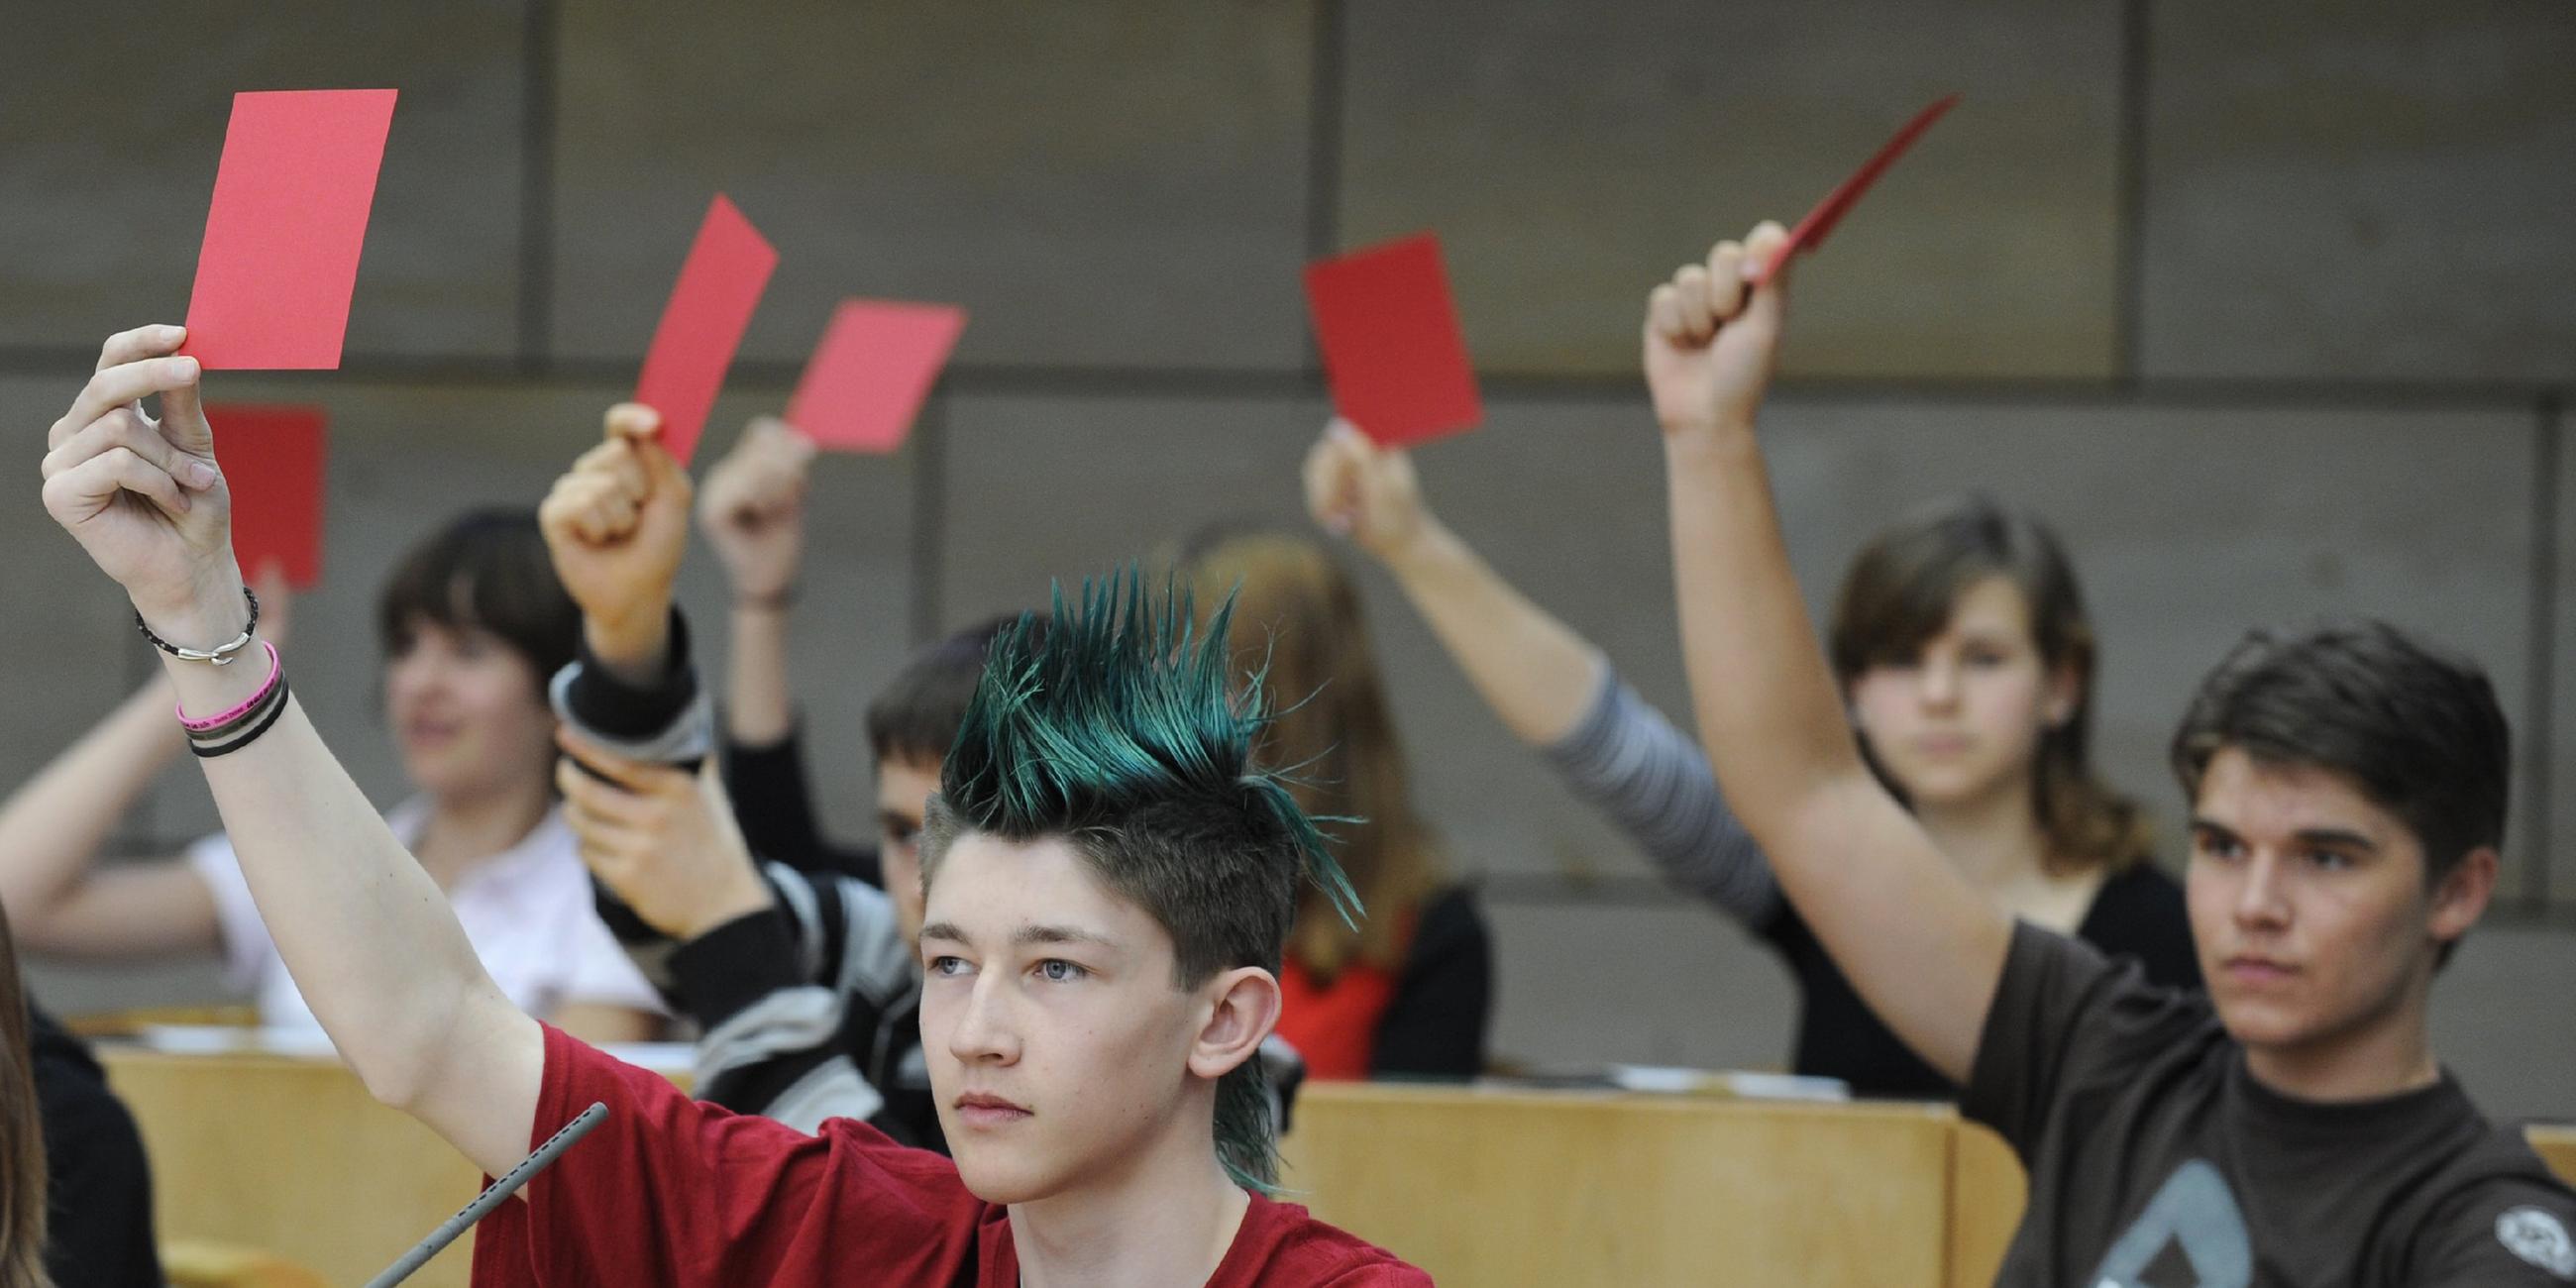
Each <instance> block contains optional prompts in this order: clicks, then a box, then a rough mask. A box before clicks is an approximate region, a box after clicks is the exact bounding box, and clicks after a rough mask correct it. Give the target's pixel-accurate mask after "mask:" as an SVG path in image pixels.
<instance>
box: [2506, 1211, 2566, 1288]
mask: <svg viewBox="0 0 2576 1288" xmlns="http://www.w3.org/2000/svg"><path fill="white" fill-rule="evenodd" d="M2496 1241H2497V1242H2499V1243H2502V1244H2503V1245H2504V1247H2505V1251H2507V1252H2510V1253H2512V1254H2513V1255H2515V1256H2517V1257H2520V1258H2522V1259H2523V1260H2525V1261H2528V1262H2530V1263H2531V1264H2533V1265H2535V1266H2538V1267H2540V1268H2541V1269H2543V1270H2546V1271H2548V1272H2549V1273H2551V1274H2553V1275H2556V1276H2558V1277H2559V1278H2561V1279H2567V1280H2576V1239H2570V1238H2569V1237H2568V1236H2567V1227H2566V1226H2565V1225H2563V1224H2561V1223H2560V1222H2559V1220H2558V1218H2557V1217H2556V1216H2553V1215H2551V1214H2550V1213H2548V1212H2545V1211H2543V1210H2541V1209H2539V1208H2536V1207H2518V1208H2511V1209H2508V1210H2507V1211H2505V1212H2504V1214H2503V1215H2501V1216H2498V1217H2497V1218H2496Z"/></svg>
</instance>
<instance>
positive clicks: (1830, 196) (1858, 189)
mask: <svg viewBox="0 0 2576 1288" xmlns="http://www.w3.org/2000/svg"><path fill="white" fill-rule="evenodd" d="M1958 105H1959V96H1958V95H1956V94H1952V95H1951V96H1949V97H1948V98H1945V99H1942V100H1941V101H1939V102H1937V103H1934V104H1933V105H1932V106H1930V107H1927V108H1924V109H1923V110H1922V111H1920V112H1917V113H1915V114H1914V119H1913V120H1911V121H1908V122H1906V123H1905V128H1904V129H1901V130H1898V131H1897V132H1896V137H1895V138H1892V139H1889V140H1888V141H1887V142H1886V143H1885V144H1883V145H1881V146H1880V147H1879V149H1878V152H1877V154H1876V155H1874V156H1872V157H1870V159H1869V160H1867V161H1864V162H1862V163H1861V167H1860V169H1858V170H1855V171H1853V172H1852V177H1850V178H1848V179H1845V180H1843V181H1842V182H1841V183H1840V184H1837V185H1835V187H1834V190H1833V191H1832V192H1829V193H1827V194H1825V199H1824V200H1823V201H1820V202H1817V203H1816V208H1815V209H1813V210H1810V211H1808V212H1807V217H1806V218H1804V219H1801V220H1799V221H1798V226H1797V227H1795V228H1792V229H1790V230H1789V240H1787V241H1784V242H1782V243H1780V249H1778V250H1775V251H1773V252H1771V262H1769V263H1767V264H1764V265H1762V266H1761V267H1760V268H1759V269H1757V270H1755V272H1754V275H1753V279H1752V280H1753V283H1754V284H1755V285H1757V286H1758V285H1761V284H1762V283H1764V282H1767V281H1770V280H1771V275H1772V274H1773V273H1777V272H1779V271H1780V266H1781V265H1782V264H1785V263H1788V262H1789V257H1790V256H1791V255H1795V254H1797V253H1798V252H1800V251H1811V250H1815V249H1817V248H1818V247H1821V246H1823V245H1824V244H1825V235H1826V234H1828V233H1830V232H1832V231H1833V230H1834V225H1836V224H1839V223H1841V222H1842V221H1843V216H1844V215H1847V214H1850V213H1851V208H1852V207H1853V206H1856V205H1859V204H1860V198H1861V194H1862V193H1865V192H1868V191H1869V186H1870V185H1871V184H1873V183H1876V182H1878V176H1880V175H1881V174H1884V173H1886V172H1887V167H1889V166H1891V165H1894V164H1895V163H1896V158H1898V157H1901V156H1903V155H1905V150H1906V149H1907V148H1910V147H1913V146H1914V141H1915V140H1916V139H1919V138H1921V137H1923V132H1924V131H1925V130H1928V129H1931V128H1932V123H1933V122H1934V121H1937V120H1940V119H1941V114H1942V113H1944V112H1947V111H1949V110H1950V109H1951V108H1953V107H1956V106H1958Z"/></svg>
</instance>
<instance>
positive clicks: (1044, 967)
mask: <svg viewBox="0 0 2576 1288" xmlns="http://www.w3.org/2000/svg"><path fill="white" fill-rule="evenodd" d="M1089 974H1091V972H1090V971H1087V970H1084V969H1083V968H1082V967H1080V966H1077V965H1075V964H1074V963H1072V962H1069V961H1066V960H1065V959H1063V958H1061V957H1050V958H1047V959H1046V960H1045V961H1042V962H1039V963H1038V975H1039V977H1040V978H1043V979H1045V980H1047V981H1048V982H1049V983H1055V984H1070V983H1072V982H1073V981H1075V980H1077V979H1081V978H1083V977H1085V976H1087V975H1089Z"/></svg>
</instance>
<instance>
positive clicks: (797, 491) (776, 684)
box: [698, 416, 836, 868]
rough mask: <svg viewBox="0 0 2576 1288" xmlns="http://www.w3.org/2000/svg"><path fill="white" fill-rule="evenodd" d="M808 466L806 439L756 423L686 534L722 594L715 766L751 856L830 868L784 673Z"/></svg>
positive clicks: (728, 457) (777, 424)
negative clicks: (720, 744) (720, 721)
mask: <svg viewBox="0 0 2576 1288" xmlns="http://www.w3.org/2000/svg"><path fill="white" fill-rule="evenodd" d="M813 461H814V443H813V441H812V440H811V439H808V438H806V437H805V436H804V435H803V434H800V433H797V432H796V431H795V429H794V428H792V427H790V426H789V425H788V424H787V423H786V422H784V421H781V420H777V419H775V418H773V417H768V416H762V417H759V418H757V419H755V420H753V421H752V422H751V424H750V425H749V426H747V427H745V428H744V430H743V432H742V437H741V438H740V439H739V440H737V441H736V442H735V443H734V447H733V450H732V451H730V452H727V453H725V456H724V459H723V460H721V461H718V462H716V465H715V468H713V469H711V470H709V471H708V472H707V485H706V487H705V488H704V489H703V490H701V491H700V492H699V494H698V528H699V530H700V531H702V532H704V533H705V534H706V537H707V544H708V545H710V546H712V547H714V548H715V552H716V557H717V559H718V560H719V561H720V562H721V563H723V565H724V570H725V579H726V581H727V582H728V583H730V585H731V588H732V605H731V608H730V609H729V611H728V613H727V621H728V623H729V624H730V625H729V634H730V639H729V641H728V644H727V647H726V650H725V680H724V710H723V716H724V754H723V755H722V756H721V757H720V758H719V760H718V763H719V764H720V765H721V766H722V767H723V769H724V775H725V787H726V790H727V791H728V792H729V793H730V794H731V796H732V798H733V801H734V806H735V813H734V817H735V818H736V819H737V820H738V821H739V822H740V823H741V825H742V830H743V834H744V836H745V838H746V839H748V840H749V841H750V843H751V848H752V851H753V852H754V853H756V854H760V855H763V856H765V857H768V858H771V859H778V860H783V861H785V862H787V863H789V864H791V865H793V866H796V867H800V868H814V867H831V866H836V864H835V863H834V862H833V860H834V858H835V857H836V856H835V854H834V852H833V850H832V847H831V844H830V843H829V842H828V841H826V840H825V839H824V838H823V829H822V824H821V823H820V822H819V821H818V820H817V819H816V817H815V813H814V801H813V796H812V793H811V792H810V791H809V789H808V786H807V783H806V775H805V758H804V754H803V750H802V748H801V747H800V746H799V745H798V737H797V730H796V714H795V702H794V699H793V698H792V697H791V695H790V691H789V684H788V669H787V628H788V619H789V617H790V615H791V614H792V613H793V612H794V611H795V606H796V598H797V588H796V576H797V570H798V568H799V566H800V565H801V564H802V562H803V558H804V549H805V490H806V481H807V478H808V476H809V474H810V470H811V466H812V464H813Z"/></svg>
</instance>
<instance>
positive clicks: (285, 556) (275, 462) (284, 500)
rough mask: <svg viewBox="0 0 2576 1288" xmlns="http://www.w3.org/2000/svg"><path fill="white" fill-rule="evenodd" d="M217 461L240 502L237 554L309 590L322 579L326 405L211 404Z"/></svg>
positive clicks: (256, 571)
mask: <svg viewBox="0 0 2576 1288" xmlns="http://www.w3.org/2000/svg"><path fill="white" fill-rule="evenodd" d="M206 423H207V424H208V425H210V426H211V427H212V428H213V429H214V431H215V460H216V461H217V462H218V463H219V464H220V465H221V466H222V467H223V471H224V485H225V487H226V488H228V489H229V490H230V491H231V493H232V501H233V558H234V559H235V560H236V561H237V562H239V563H240V564H241V569H242V572H243V573H244V574H246V575H248V576H250V577H254V578H256V577H258V576H259V575H260V574H261V572H262V571H263V569H265V568H266V567H267V566H269V565H272V564H273V565H276V566H277V568H278V569H279V570H280V571H281V572H283V573H285V574H286V581H287V584H288V585H290V586H292V587H294V588H295V589H297V590H302V589H305V588H306V587H308V586H311V585H312V584H313V583H314V582H316V581H319V580H321V578H322V495H323V485H322V484H323V466H324V462H325V460H326V457H327V436H326V434H325V431H324V423H325V417H324V415H323V412H322V409H321V408H319V407H249V406H224V405H222V404H208V405H207V407H206Z"/></svg>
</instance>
